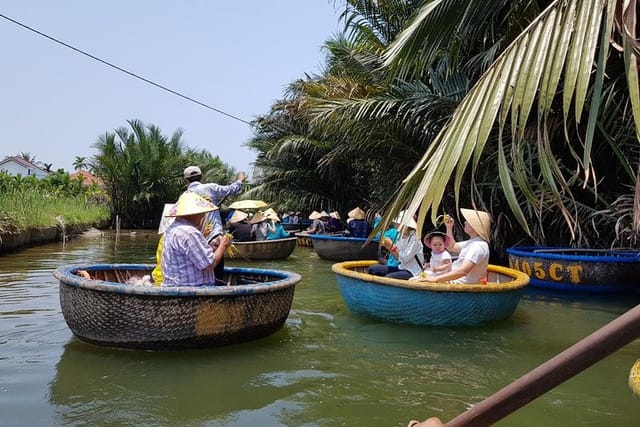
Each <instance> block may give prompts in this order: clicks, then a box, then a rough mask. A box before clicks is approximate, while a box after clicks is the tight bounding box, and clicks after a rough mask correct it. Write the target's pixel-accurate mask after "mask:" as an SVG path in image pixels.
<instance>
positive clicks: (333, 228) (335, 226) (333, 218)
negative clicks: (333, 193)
mask: <svg viewBox="0 0 640 427" xmlns="http://www.w3.org/2000/svg"><path fill="white" fill-rule="evenodd" d="M343 228H344V227H343V226H342V220H341V218H340V214H339V213H338V211H333V212H331V213H329V219H328V221H327V232H328V233H339V232H341V231H342V229H343Z"/></svg>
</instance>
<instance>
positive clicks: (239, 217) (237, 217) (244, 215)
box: [229, 210, 249, 223]
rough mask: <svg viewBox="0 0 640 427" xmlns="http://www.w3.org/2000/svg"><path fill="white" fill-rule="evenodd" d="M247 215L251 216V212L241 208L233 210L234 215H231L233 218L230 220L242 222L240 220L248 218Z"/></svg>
mask: <svg viewBox="0 0 640 427" xmlns="http://www.w3.org/2000/svg"><path fill="white" fill-rule="evenodd" d="M247 217H249V214H248V213H246V212H243V211H240V210H235V211H234V212H233V215H231V218H229V222H233V223H236V222H240V221H244V220H245V219H247Z"/></svg>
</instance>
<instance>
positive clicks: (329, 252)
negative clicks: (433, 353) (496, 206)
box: [54, 230, 640, 349]
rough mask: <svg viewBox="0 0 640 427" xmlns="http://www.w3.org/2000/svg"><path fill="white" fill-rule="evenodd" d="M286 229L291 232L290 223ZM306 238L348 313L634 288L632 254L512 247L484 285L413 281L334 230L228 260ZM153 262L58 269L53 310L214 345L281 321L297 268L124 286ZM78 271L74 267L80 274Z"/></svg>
mask: <svg viewBox="0 0 640 427" xmlns="http://www.w3.org/2000/svg"><path fill="white" fill-rule="evenodd" d="M291 231H294V230H291ZM309 244H310V245H311V246H312V247H313V250H315V252H316V253H317V254H318V256H319V257H320V258H323V259H326V260H330V261H334V262H336V263H335V264H333V265H332V267H331V268H332V271H333V272H334V273H335V274H336V281H337V286H338V290H339V292H340V294H341V296H342V298H343V300H344V302H345V304H346V305H347V307H348V308H349V310H350V311H351V312H353V313H354V314H357V315H362V316H367V317H372V318H377V319H380V320H383V321H388V322H394V323H401V324H412V325H447V326H458V325H468V326H470V325H480V324H485V323H488V322H493V321H499V320H504V319H507V318H509V317H510V316H511V315H512V314H513V313H514V311H515V310H516V307H517V306H518V304H519V302H520V299H521V296H522V294H523V293H524V290H525V288H526V286H527V285H529V284H530V285H531V286H535V287H539V288H544V289H552V290H560V291H563V292H566V291H571V292H574V291H575V292H598V293H601V292H636V291H637V289H638V286H639V285H638V281H637V277H640V276H639V275H638V274H637V273H638V272H640V253H639V252H636V251H626V250H584V249H583V250H580V249H571V248H557V247H537V246H536V247H514V248H510V249H508V250H507V253H508V256H509V267H503V266H496V265H490V266H489V270H488V275H487V280H486V283H485V282H483V283H478V284H470V285H461V284H448V283H430V284H427V283H422V282H416V281H407V280H398V279H392V278H387V277H380V276H374V275H370V274H367V268H368V267H369V266H370V265H372V264H375V263H376V262H378V261H377V259H378V258H379V255H380V252H379V248H380V246H379V244H378V242H377V241H368V240H367V239H360V238H352V237H343V236H340V235H314V234H305V233H301V232H298V233H295V237H289V238H285V239H277V240H265V241H254V242H236V243H235V244H234V245H235V250H234V254H235V255H232V258H236V259H244V260H256V261H260V260H273V259H285V258H287V257H289V256H290V255H291V253H292V252H293V250H294V248H295V247H296V246H297V245H304V246H308V245H309ZM153 267H154V266H153V265H138V264H105V265H73V266H66V267H62V268H59V269H58V270H56V271H55V272H54V276H55V277H56V278H57V279H58V280H59V281H60V303H61V307H62V313H63V315H64V318H65V321H66V322H67V324H68V326H69V328H70V329H71V331H72V332H73V333H74V334H75V335H76V336H77V337H79V338H80V339H81V340H83V341H87V342H90V343H94V344H99V345H104V346H109V347H120V348H137V349H179V348H194V347H208V346H218V345H225V344H231V343H237V342H242V341H247V340H251V339H257V338H261V337H265V336H267V335H270V334H273V333H274V332H276V331H277V330H278V329H280V328H281V327H282V325H283V324H284V322H285V320H286V318H287V316H288V313H289V311H290V308H291V304H292V301H293V294H294V289H295V286H296V284H297V283H298V282H299V281H300V280H301V276H300V274H298V273H293V272H288V271H280V270H264V269H254V268H236V267H231V268H225V277H223V278H222V280H224V281H225V282H226V283H227V286H215V287H202V288H193V287H189V288H187V287H185V288H162V287H157V286H136V285H131V284H128V283H130V282H131V279H132V278H136V277H143V276H145V275H148V274H150V272H151V270H152V269H153ZM81 273H82V274H81Z"/></svg>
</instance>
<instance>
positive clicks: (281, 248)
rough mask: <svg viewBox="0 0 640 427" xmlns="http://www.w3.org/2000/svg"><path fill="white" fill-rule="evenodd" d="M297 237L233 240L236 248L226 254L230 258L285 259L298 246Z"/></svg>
mask: <svg viewBox="0 0 640 427" xmlns="http://www.w3.org/2000/svg"><path fill="white" fill-rule="evenodd" d="M296 243H297V238H296V237H287V238H285V239H274V240H257V241H251V242H233V247H234V250H233V251H231V252H232V253H231V254H227V255H225V257H226V258H229V259H243V260H248V261H253V260H273V259H284V258H287V257H288V256H289V255H291V252H293V250H294V249H295V247H296Z"/></svg>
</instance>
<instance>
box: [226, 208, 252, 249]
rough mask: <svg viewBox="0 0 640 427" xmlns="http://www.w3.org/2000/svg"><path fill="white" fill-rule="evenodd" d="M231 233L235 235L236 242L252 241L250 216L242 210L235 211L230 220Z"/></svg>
mask: <svg viewBox="0 0 640 427" xmlns="http://www.w3.org/2000/svg"><path fill="white" fill-rule="evenodd" d="M229 233H231V234H233V241H234V242H249V241H251V224H250V223H249V214H248V213H246V212H244V211H241V210H235V211H234V212H233V215H231V218H229Z"/></svg>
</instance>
